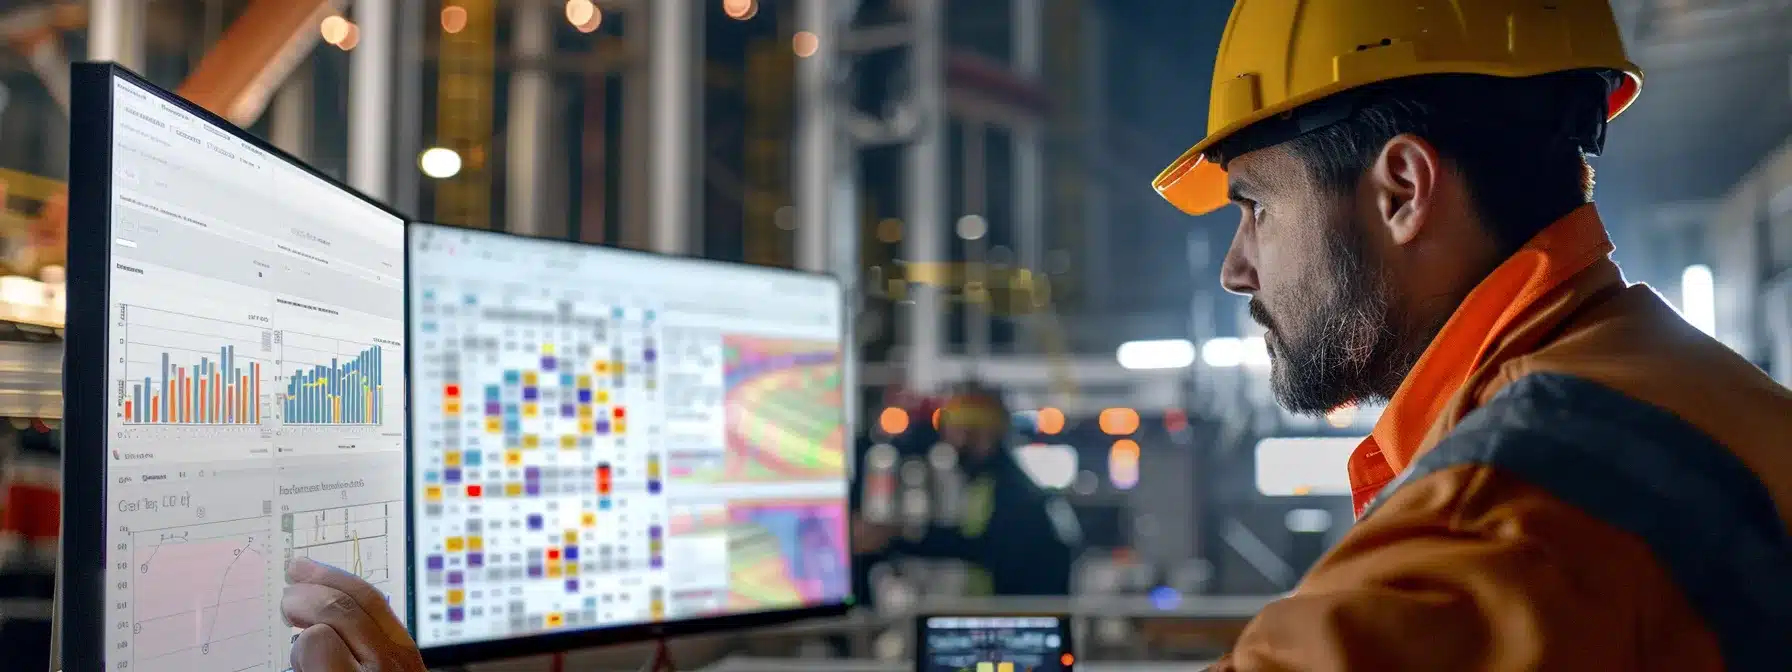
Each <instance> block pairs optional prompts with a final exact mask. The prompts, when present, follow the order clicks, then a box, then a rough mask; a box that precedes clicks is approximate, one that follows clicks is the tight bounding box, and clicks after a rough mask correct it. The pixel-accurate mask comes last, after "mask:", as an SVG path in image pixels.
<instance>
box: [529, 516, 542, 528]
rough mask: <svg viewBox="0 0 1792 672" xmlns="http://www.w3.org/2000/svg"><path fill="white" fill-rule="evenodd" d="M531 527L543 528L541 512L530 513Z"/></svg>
mask: <svg viewBox="0 0 1792 672" xmlns="http://www.w3.org/2000/svg"><path fill="white" fill-rule="evenodd" d="M529 529H531V530H539V529H541V514H539V513H531V514H529Z"/></svg>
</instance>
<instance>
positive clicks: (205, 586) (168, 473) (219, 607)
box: [65, 66, 407, 672]
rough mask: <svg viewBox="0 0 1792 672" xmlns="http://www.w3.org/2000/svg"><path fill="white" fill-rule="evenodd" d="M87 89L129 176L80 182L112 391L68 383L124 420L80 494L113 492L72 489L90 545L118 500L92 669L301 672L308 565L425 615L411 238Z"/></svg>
mask: <svg viewBox="0 0 1792 672" xmlns="http://www.w3.org/2000/svg"><path fill="white" fill-rule="evenodd" d="M93 68H99V69H100V70H99V71H100V72H102V73H103V74H104V78H103V79H97V80H96V79H95V78H94V77H93V75H94V73H95V71H94V70H93ZM77 82H78V84H79V85H80V86H82V87H85V90H84V91H83V92H82V93H81V94H80V95H78V96H77V104H78V105H79V106H82V107H83V109H81V110H79V113H80V115H78V116H77V119H83V118H85V119H95V118H96V117H94V116H92V115H95V114H99V113H101V112H103V113H104V114H105V116H106V118H107V119H108V121H107V124H106V126H104V127H103V128H104V129H106V130H109V133H106V134H105V135H103V136H101V137H107V138H108V140H107V145H106V146H105V147H104V149H103V151H104V152H105V154H104V156H105V157H106V158H107V159H108V161H107V163H109V165H107V166H104V167H103V168H101V167H99V166H97V164H93V163H84V164H82V165H81V170H79V171H76V174H75V175H74V177H73V179H72V180H71V182H72V185H71V188H72V189H74V190H75V192H74V193H73V194H72V199H71V200H76V201H79V200H82V199H88V198H92V199H101V200H102V201H103V202H104V203H105V204H106V207H105V208H104V209H103V210H97V211H94V210H89V211H87V215H86V216H83V217H81V218H77V219H79V220H80V221H77V222H76V223H75V226H76V228H75V230H74V236H75V237H74V238H71V240H72V241H73V242H74V247H76V248H77V250H81V248H82V247H84V246H87V247H91V248H98V249H93V250H82V251H81V252H80V253H81V254H85V255H105V259H104V260H103V262H104V263H103V264H102V265H93V264H91V263H88V264H86V265H77V266H76V268H75V270H74V273H75V276H74V277H72V278H71V284H74V285H77V287H76V288H73V289H75V290H76V291H80V292H84V293H85V294H84V295H83V299H82V301H83V302H85V301H89V300H92V299H93V294H92V292H95V291H101V292H104V299H103V304H102V303H99V302H98V301H95V302H94V303H91V304H86V305H84V306H82V308H83V309H92V308H97V307H98V306H100V305H103V310H104V311H105V316H106V317H105V319H104V321H103V323H102V324H100V325H97V326H98V327H99V329H102V330H104V332H106V333H107V334H108V335H107V336H106V338H105V339H104V343H105V352H96V353H91V354H93V355H94V356H95V357H103V361H104V362H105V364H104V372H103V379H104V384H103V385H99V384H96V385H92V386H91V387H88V386H86V385H84V384H82V383H81V381H80V380H78V378H80V377H81V376H82V375H85V374H84V373H82V372H81V371H78V370H77V369H74V368H71V372H73V373H71V376H70V377H71V380H70V383H69V385H70V387H69V392H68V394H69V396H71V397H78V396H81V395H92V397H93V398H92V399H91V400H83V401H82V402H81V403H82V404H83V407H84V408H93V407H97V406H98V405H101V404H102V403H103V407H104V408H105V411H104V414H105V417H106V421H105V422H104V423H99V422H98V419H97V418H95V422H96V424H101V425H102V426H104V427H105V428H106V432H105V434H104V436H103V437H99V438H101V441H99V442H98V443H102V444H103V445H95V446H92V447H90V448H89V447H82V446H74V447H71V450H72V451H76V452H82V453H88V452H97V454H98V456H99V457H98V459H97V461H95V462H94V463H93V464H92V465H91V467H92V468H91V469H90V468H87V467H82V468H80V469H79V470H78V471H74V472H73V473H70V474H69V479H70V480H71V482H72V481H75V480H77V479H87V478H91V476H90V475H89V474H93V475H100V474H103V477H102V479H103V480H102V481H101V484H100V485H99V486H98V487H97V488H94V487H92V486H91V484H90V483H87V482H83V484H82V485H78V486H77V485H74V484H73V483H71V493H70V500H71V503H70V504H69V506H68V509H69V510H70V512H71V516H70V527H69V528H68V533H69V535H70V536H71V537H80V536H81V535H85V534H88V533H89V532H90V531H89V529H85V527H84V526H83V528H77V527H76V525H75V520H76V518H77V514H76V509H78V508H79V507H83V506H87V504H85V503H82V502H79V501H75V500H76V499H78V498H80V497H85V496H89V495H92V496H103V497H104V505H103V508H101V510H100V511H99V512H98V513H97V514H88V513H85V512H82V513H80V514H79V515H97V516H99V517H101V520H100V521H98V522H99V523H100V524H99V525H97V526H94V527H92V528H91V533H92V534H95V535H98V534H102V531H103V534H104V541H103V544H104V546H103V548H104V561H105V565H104V568H105V574H104V577H105V578H104V582H103V583H102V584H101V586H102V594H101V595H100V596H99V597H101V599H103V603H98V602H96V603H92V604H88V603H85V602H79V603H68V602H65V604H67V607H68V610H69V611H70V612H75V611H82V612H85V611H86V610H96V611H99V610H103V619H104V620H103V632H104V635H103V638H104V639H103V642H101V641H95V639H98V637H95V638H94V639H86V640H80V639H76V640H73V641H74V642H75V648H76V649H86V650H90V651H92V652H93V653H92V654H83V655H102V656H103V657H104V660H103V661H98V662H102V663H103V665H104V667H103V669H106V670H115V671H125V670H128V672H164V671H167V672H211V671H218V672H235V671H237V670H252V669H271V670H281V669H285V668H287V667H288V662H287V661H288V653H289V648H290V644H291V640H292V638H293V636H294V634H295V631H294V630H293V629H292V628H290V627H288V626H287V625H286V624H285V623H284V622H283V620H282V618H281V615H280V599H281V591H282V588H283V586H284V584H285V578H284V577H285V566H286V563H287V561H288V560H290V559H292V558H295V557H300V556H303V557H309V558H312V559H314V560H317V561H320V562H323V563H326V564H330V565H334V566H336V567H340V568H342V569H345V570H349V571H352V572H354V573H355V574H358V575H360V576H361V577H363V578H365V579H366V580H367V581H369V582H371V583H372V584H373V585H374V586H376V587H378V588H379V589H381V590H382V591H384V592H385V594H386V595H387V597H388V599H389V600H390V602H391V604H392V606H393V607H394V609H396V610H397V611H398V613H400V614H403V613H405V611H406V588H407V586H406V583H405V577H406V571H405V560H406V553H405V538H406V535H405V523H406V519H405V508H404V493H405V483H404V476H403V474H404V459H405V454H404V448H405V436H404V432H405V421H404V410H405V409H404V398H405V397H404V393H405V392H404V368H403V362H404V341H405V334H404V324H403V321H402V318H401V317H400V316H401V315H402V312H403V301H404V285H403V255H404V239H403V238H404V233H403V221H402V220H401V219H400V218H399V217H397V216H395V215H394V214H392V213H390V212H388V211H387V210H385V209H383V208H381V207H379V206H377V205H374V204H373V203H371V202H370V201H367V200H365V199H363V198H362V197H360V196H358V195H356V194H355V193H354V192H351V191H349V190H347V189H344V188H342V187H340V186H338V185H336V184H334V183H332V182H331V181H329V180H327V179H324V178H322V177H320V176H318V175H317V174H316V173H314V172H312V171H311V170H310V169H308V168H306V167H304V166H303V165H301V164H298V163H296V162H294V161H292V160H291V159H289V158H287V157H285V156H284V155H281V154H279V153H278V152H275V151H271V150H269V149H267V148H265V146H263V145H261V144H260V143H258V142H255V141H253V140H251V139H250V138H249V136H247V135H246V134H244V133H242V132H241V131H238V130H236V129H234V128H233V127H229V126H226V125H223V124H221V123H220V122H219V121H218V120H217V119H215V118H213V117H210V116H209V115H203V114H200V113H196V111H195V110H194V108H193V107H192V106H191V105H190V104H189V103H186V102H184V101H181V100H179V99H177V98H174V97H173V96H172V95H171V94H168V93H166V92H162V91H159V90H155V89H152V88H150V87H148V86H146V85H143V84H140V83H138V80H136V78H135V77H134V76H129V75H125V74H123V73H122V71H120V70H117V69H115V68H111V67H105V66H83V69H81V70H79V71H77ZM102 86H103V87H105V88H106V89H108V90H106V91H100V92H95V91H93V90H92V89H94V88H97V87H102ZM107 94H109V95H107ZM95 106H100V107H104V108H105V109H104V110H103V111H96V110H95V109H92V108H93V107H95ZM76 128H78V129H79V128H81V125H80V124H77V125H76ZM90 132H93V133H96V134H97V133H98V131H97V130H95V131H90ZM80 133H82V131H77V134H80ZM87 141H88V140H87V139H85V138H83V139H81V140H80V142H87ZM77 144H79V142H78V143H77ZM77 149H79V148H77ZM96 169H97V171H98V172H95V170H96ZM94 212H98V213H99V215H100V217H99V218H98V219H97V220H96V219H95V218H94V217H92V216H91V215H92V213H94ZM89 261H91V259H89ZM70 312H71V314H72V313H74V312H75V311H74V310H71V311H70ZM71 317H72V315H71ZM80 326H81V325H79V324H74V323H71V331H73V330H76V329H79V328H80ZM87 354H88V353H83V352H81V351H80V348H78V347H77V346H76V344H75V342H73V341H71V343H70V352H69V358H70V359H71V360H74V359H76V358H85V357H86V356H87ZM102 397H103V402H101V398H102ZM72 420H73V418H71V421H72ZM83 459H84V460H90V459H92V458H83ZM71 464H73V463H71ZM94 504H95V505H97V504H98V502H95V503H94ZM85 543H86V542H85V541H74V540H73V539H71V549H74V548H77V547H83V544H85ZM72 552H73V551H71V553H72ZM71 562H80V561H79V560H71ZM71 599H72V598H71ZM70 636H72V637H82V636H85V635H84V633H83V631H82V630H80V629H71V630H70ZM65 664H67V665H68V666H69V668H70V669H102V668H101V667H100V666H97V665H94V666H89V665H82V664H78V663H76V662H69V661H65Z"/></svg>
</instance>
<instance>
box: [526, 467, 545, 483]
mask: <svg viewBox="0 0 1792 672" xmlns="http://www.w3.org/2000/svg"><path fill="white" fill-rule="evenodd" d="M540 478H541V467H524V468H523V480H525V481H534V480H538V479H540Z"/></svg>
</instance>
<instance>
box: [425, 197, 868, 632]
mask: <svg viewBox="0 0 1792 672" xmlns="http://www.w3.org/2000/svg"><path fill="white" fill-rule="evenodd" d="M408 237H409V241H408V249H409V253H410V254H409V258H408V269H407V278H408V281H409V282H408V286H409V289H408V292H409V299H410V300H409V302H408V304H407V305H408V312H409V315H408V316H407V317H408V321H409V327H408V329H409V332H410V334H411V339H412V349H411V353H412V358H411V361H410V371H411V375H412V380H413V383H414V384H413V387H412V390H413V394H412V396H411V410H412V420H411V422H412V427H413V430H412V439H413V440H412V451H411V476H412V487H413V488H414V495H415V496H414V499H413V504H412V507H413V508H412V520H413V522H414V524H415V527H414V534H415V538H414V545H413V548H414V551H413V552H414V553H415V557H414V558H413V559H414V585H415V588H416V590H417V591H418V592H417V599H416V601H415V602H414V605H415V606H414V609H415V612H414V618H413V620H412V622H413V623H414V624H415V629H416V634H417V640H418V643H419V644H420V645H421V646H423V647H424V649H425V657H426V658H428V659H430V660H431V661H433V662H442V663H446V662H462V661H470V660H476V659H482V658H491V657H497V656H505V655H520V654H524V653H529V652H536V651H547V650H554V649H563V648H566V647H568V646H576V645H579V644H581V643H582V644H596V643H605V642H610V641H621V640H628V639H638V638H646V637H653V636H663V635H665V634H676V633H685V632H695V631H700V630H709V629H714V628H720V627H729V626H732V625H749V624H766V623H771V622H776V621H783V620H790V619H793V618H798V617H803V616H814V615H823V614H830V613H839V612H842V611H844V609H845V605H846V604H847V603H848V601H849V600H850V593H851V579H850V571H849V566H848V562H849V549H848V547H847V521H846V507H847V487H848V486H847V454H846V449H845V447H846V445H847V436H848V428H847V427H846V424H845V421H844V417H845V413H844V403H843V396H842V381H841V376H842V373H843V367H844V365H845V361H844V357H843V347H842V345H843V334H844V332H845V329H844V317H843V310H844V305H845V304H844V301H843V298H842V294H841V289H840V286H839V284H838V283H837V282H835V281H834V280H833V279H832V278H829V277H827V276H821V275H809V274H802V273H796V272H791V271H785V270H779V269H768V268H757V267H751V266H744V265H737V264H724V263H719V262H712V261H704V260H698V259H685V258H674V257H666V256H659V255H652V254H645V253H638V252H632V251H626V250H616V249H610V248H604V247H597V246H589V245H579V244H573V243H567V242H562V241H546V240H539V239H531V238H524V237H519V236H512V235H508V234H501V233H491V232H485V231H470V230H465V229H457V228H448V227H440V226H432V225H413V226H412V228H411V230H410V233H409V236H408Z"/></svg>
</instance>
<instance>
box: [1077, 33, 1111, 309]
mask: <svg viewBox="0 0 1792 672" xmlns="http://www.w3.org/2000/svg"><path fill="white" fill-rule="evenodd" d="M1082 18H1083V28H1082V31H1081V32H1082V37H1083V48H1082V54H1083V76H1082V81H1083V105H1084V108H1083V128H1082V129H1080V130H1081V131H1082V133H1083V143H1084V151H1085V152H1087V154H1086V156H1088V157H1091V159H1093V158H1094V157H1101V156H1106V155H1107V154H1108V153H1109V149H1108V145H1107V128H1108V125H1107V104H1108V102H1107V101H1108V97H1107V93H1108V87H1107V81H1108V78H1107V40H1106V32H1105V31H1106V30H1107V28H1106V24H1107V21H1106V20H1105V19H1106V18H1107V16H1106V15H1104V14H1102V10H1101V9H1100V8H1099V7H1095V6H1092V5H1084V6H1083V8H1082ZM1095 163H1096V165H1101V162H1099V161H1096V162H1095ZM1083 189H1084V190H1083V193H1084V194H1085V200H1084V202H1083V203H1084V212H1083V213H1082V214H1083V241H1082V242H1083V249H1082V250H1081V251H1080V253H1077V254H1081V258H1082V259H1083V261H1084V265H1083V268H1082V272H1081V273H1079V274H1078V276H1077V277H1078V280H1080V281H1081V282H1082V284H1083V288H1084V294H1083V296H1084V297H1085V298H1084V300H1083V303H1084V305H1086V306H1090V307H1094V306H1099V305H1102V304H1103V303H1104V302H1106V301H1108V300H1109V299H1110V298H1112V297H1113V295H1114V293H1113V292H1114V289H1113V288H1114V283H1113V273H1112V272H1111V271H1110V269H1111V267H1112V265H1113V259H1114V256H1113V244H1112V242H1111V241H1112V239H1113V234H1112V233H1111V232H1110V231H1111V229H1109V228H1108V222H1109V221H1110V219H1111V218H1112V216H1113V215H1112V209H1111V208H1109V207H1108V202H1109V201H1108V185H1107V180H1105V179H1090V180H1088V181H1087V183H1086V185H1085V186H1084V188H1083Z"/></svg>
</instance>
